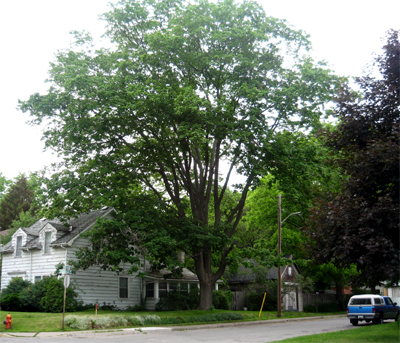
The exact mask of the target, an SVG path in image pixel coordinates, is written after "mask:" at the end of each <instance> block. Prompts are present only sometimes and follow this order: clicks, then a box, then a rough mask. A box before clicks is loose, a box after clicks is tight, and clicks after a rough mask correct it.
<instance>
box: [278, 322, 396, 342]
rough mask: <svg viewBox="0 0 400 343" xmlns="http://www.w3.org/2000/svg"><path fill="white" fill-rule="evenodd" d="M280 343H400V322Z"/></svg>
mask: <svg viewBox="0 0 400 343" xmlns="http://www.w3.org/2000/svg"><path fill="white" fill-rule="evenodd" d="M276 342H279V343H399V342H400V331H399V322H396V323H394V322H388V323H384V324H382V325H368V326H364V327H359V328H355V329H350V330H344V331H337V332H329V333H322V334H319V335H309V336H301V337H296V338H288V339H285V340H283V341H276Z"/></svg>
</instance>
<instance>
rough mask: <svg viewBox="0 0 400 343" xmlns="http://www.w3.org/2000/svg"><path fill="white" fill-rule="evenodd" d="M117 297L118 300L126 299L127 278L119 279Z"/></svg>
mask: <svg viewBox="0 0 400 343" xmlns="http://www.w3.org/2000/svg"><path fill="white" fill-rule="evenodd" d="M119 297H120V298H128V278H127V277H120V278H119Z"/></svg>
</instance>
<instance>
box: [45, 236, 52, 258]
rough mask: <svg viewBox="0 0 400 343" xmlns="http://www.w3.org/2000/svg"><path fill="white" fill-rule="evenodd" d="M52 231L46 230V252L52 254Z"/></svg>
mask: <svg viewBox="0 0 400 343" xmlns="http://www.w3.org/2000/svg"><path fill="white" fill-rule="evenodd" d="M50 243H51V232H46V233H45V236H44V253H45V254H50Z"/></svg>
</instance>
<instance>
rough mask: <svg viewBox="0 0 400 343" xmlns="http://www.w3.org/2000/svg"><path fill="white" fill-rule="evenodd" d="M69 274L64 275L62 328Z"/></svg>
mask: <svg viewBox="0 0 400 343" xmlns="http://www.w3.org/2000/svg"><path fill="white" fill-rule="evenodd" d="M69 282H70V276H69V274H65V275H64V304H63V320H62V329H63V330H64V319H65V301H66V299H67V288H68V286H69Z"/></svg>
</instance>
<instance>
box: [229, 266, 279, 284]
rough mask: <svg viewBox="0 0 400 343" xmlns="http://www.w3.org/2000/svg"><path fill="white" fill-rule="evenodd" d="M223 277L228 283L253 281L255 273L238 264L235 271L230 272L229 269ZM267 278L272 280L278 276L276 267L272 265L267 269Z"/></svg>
mask: <svg viewBox="0 0 400 343" xmlns="http://www.w3.org/2000/svg"><path fill="white" fill-rule="evenodd" d="M224 276H225V279H226V281H228V282H229V283H248V282H254V281H255V279H256V274H255V273H254V272H253V271H252V270H251V268H246V267H243V266H240V267H239V268H238V271H237V272H236V273H230V272H229V271H228V272H226V273H225V275H224ZM267 278H268V279H269V280H274V279H276V278H278V268H276V267H272V268H270V269H269V270H268V274H267Z"/></svg>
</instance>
